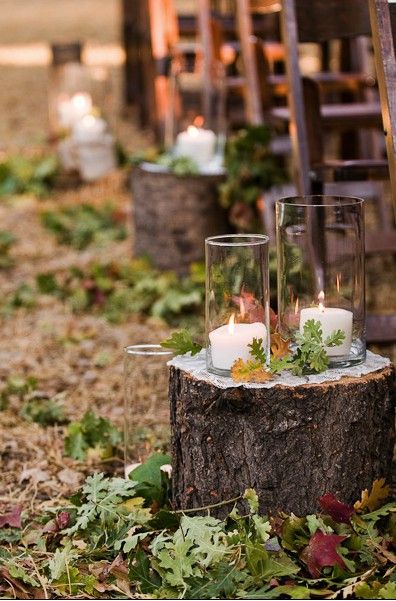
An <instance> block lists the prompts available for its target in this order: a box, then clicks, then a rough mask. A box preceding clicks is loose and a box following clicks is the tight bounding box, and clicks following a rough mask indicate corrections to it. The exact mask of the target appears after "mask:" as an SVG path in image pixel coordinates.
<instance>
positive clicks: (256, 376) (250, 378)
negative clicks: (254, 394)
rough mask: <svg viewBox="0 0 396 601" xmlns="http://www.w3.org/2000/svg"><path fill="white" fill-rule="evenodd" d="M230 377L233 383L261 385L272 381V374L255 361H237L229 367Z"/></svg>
mask: <svg viewBox="0 0 396 601" xmlns="http://www.w3.org/2000/svg"><path fill="white" fill-rule="evenodd" d="M231 377H232V379H233V380H234V382H252V383H255V384H261V383H262V382H267V381H268V380H272V374H271V372H270V371H267V370H266V369H265V368H264V367H263V366H262V365H260V364H259V363H257V361H243V359H237V360H236V361H235V362H234V364H233V366H232V367H231Z"/></svg>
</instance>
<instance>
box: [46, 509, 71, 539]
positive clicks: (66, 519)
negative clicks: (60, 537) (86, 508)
mask: <svg viewBox="0 0 396 601" xmlns="http://www.w3.org/2000/svg"><path fill="white" fill-rule="evenodd" d="M69 523H70V513H69V512H68V511H60V512H59V513H58V515H57V516H56V517H55V518H54V519H53V520H50V521H49V522H47V523H46V525H45V526H44V528H43V532H45V533H46V534H56V533H57V532H60V531H61V530H63V529H64V528H66V527H67V526H68V525H69Z"/></svg>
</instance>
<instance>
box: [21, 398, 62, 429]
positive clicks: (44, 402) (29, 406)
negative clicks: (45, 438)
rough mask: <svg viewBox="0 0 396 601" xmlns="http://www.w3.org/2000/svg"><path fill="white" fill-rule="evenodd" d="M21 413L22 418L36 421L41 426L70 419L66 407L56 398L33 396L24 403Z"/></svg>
mask: <svg viewBox="0 0 396 601" xmlns="http://www.w3.org/2000/svg"><path fill="white" fill-rule="evenodd" d="M20 415H21V417H22V419H25V420H26V421H30V422H36V423H37V424H40V425H41V426H53V425H54V424H65V423H66V422H67V421H68V420H67V418H66V415H65V409H64V407H63V406H62V405H60V404H59V402H57V400H56V399H51V398H50V399H48V398H45V397H44V398H41V397H40V396H38V397H33V398H31V399H29V400H27V401H25V403H24V404H23V405H22V407H21V411H20Z"/></svg>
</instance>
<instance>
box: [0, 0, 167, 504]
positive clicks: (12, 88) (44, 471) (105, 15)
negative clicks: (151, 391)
mask: <svg viewBox="0 0 396 601" xmlns="http://www.w3.org/2000/svg"><path fill="white" fill-rule="evenodd" d="M0 14H1V18H0V156H1V151H2V154H3V156H4V155H5V154H9V153H15V152H21V153H30V152H31V151H32V150H34V149H36V148H38V147H40V148H41V147H42V146H43V145H44V144H45V140H46V138H47V135H48V114H47V76H48V65H47V64H46V60H47V59H46V56H45V52H46V51H47V52H48V44H49V43H50V42H53V41H70V40H76V39H77V40H78V39H79V40H82V41H84V42H86V43H87V44H88V46H89V47H90V48H91V49H92V48H93V49H94V51H95V49H96V51H97V52H98V51H102V56H103V57H104V60H105V62H106V64H107V65H109V67H110V71H111V77H112V81H113V86H114V97H115V102H114V111H115V114H116V131H117V136H118V138H119V139H120V141H121V142H122V144H123V145H124V147H125V148H127V149H128V150H130V151H135V150H140V149H142V148H144V147H145V146H147V145H148V144H150V142H151V139H150V136H149V135H148V134H147V133H144V132H143V133H142V132H141V131H140V130H139V129H138V128H137V127H136V125H135V124H134V122H133V120H131V119H130V118H129V119H126V118H124V116H123V114H122V110H121V107H122V64H121V61H120V53H121V55H122V50H121V47H120V43H119V39H120V3H119V2H118V1H117V0H61V1H58V0H0ZM114 56H115V59H114ZM126 180H127V174H126V173H125V172H122V173H121V172H120V173H116V174H114V175H113V176H109V177H108V178H106V179H104V180H102V181H101V182H99V183H97V184H91V185H86V186H81V187H79V188H78V189H72V190H66V191H56V192H55V193H54V194H53V195H52V196H51V198H50V199H49V200H43V201H39V200H37V199H36V198H34V197H30V196H29V197H24V198H18V199H16V200H15V201H13V202H11V203H9V202H3V203H2V204H0V223H1V229H2V230H7V231H11V232H13V234H14V235H15V236H16V238H17V242H16V245H15V247H14V248H13V252H12V254H13V256H14V258H15V266H14V268H12V269H11V270H10V271H5V272H1V273H0V289H1V291H2V295H4V294H6V293H7V292H8V291H10V290H13V289H15V288H16V287H17V286H18V285H19V284H21V283H23V282H25V283H29V282H33V280H34V277H35V274H37V273H40V272H41V271H43V270H48V269H52V268H54V269H56V270H64V269H67V268H68V266H71V265H80V266H81V265H86V264H87V263H88V262H89V261H91V260H103V261H105V260H110V259H111V260H117V259H120V258H126V257H129V256H131V248H132V242H131V233H130V235H129V236H128V239H127V240H125V241H123V242H118V243H109V244H107V245H105V246H104V247H103V246H101V247H99V248H98V247H93V248H90V249H88V250H86V251H83V252H77V251H75V250H72V249H70V248H69V247H67V246H62V247H59V246H58V245H57V244H56V242H55V241H54V237H53V236H52V235H51V234H49V233H48V232H46V231H45V230H44V229H43V228H42V226H41V225H40V213H41V211H42V210H45V209H46V208H48V206H55V205H58V206H62V205H70V204H73V203H81V202H89V203H92V202H94V203H98V204H100V203H101V202H102V201H104V200H108V199H111V200H113V202H115V203H116V205H117V206H118V208H119V209H120V210H121V211H123V212H125V214H126V217H127V223H128V224H129V221H130V219H129V214H130V203H131V199H130V194H129V191H128V188H127V185H126V183H127V182H126ZM0 327H1V344H0V382H1V385H2V386H3V385H4V383H5V382H6V380H7V378H9V377H12V376H20V377H22V378H26V377H28V376H34V377H37V378H38V381H39V389H40V390H41V391H45V393H46V394H48V395H49V396H52V395H54V394H59V393H60V394H61V395H63V396H62V403H63V404H64V407H65V409H66V414H67V416H68V418H69V419H79V418H80V417H81V416H82V415H83V413H84V412H85V411H86V410H87V409H89V408H90V409H92V410H94V411H95V412H97V413H99V414H100V415H102V416H106V417H108V418H110V419H112V420H113V421H114V422H115V423H116V424H117V425H118V426H119V427H122V424H123V417H122V406H123V399H122V349H123V347H124V346H126V345H127V344H133V343H138V342H158V341H159V340H161V339H163V337H164V335H165V334H166V333H167V329H166V328H165V327H164V326H161V325H157V324H153V323H150V324H146V323H144V322H143V321H142V320H140V319H139V318H137V317H136V318H134V319H131V320H129V321H128V322H127V323H123V324H121V325H119V326H118V325H116V326H115V325H109V323H108V322H106V320H105V319H104V318H101V317H97V316H91V315H82V316H78V317H76V316H75V315H74V314H73V313H72V312H71V311H70V310H69V309H68V308H67V307H65V305H64V304H63V303H61V302H60V301H58V300H56V299H53V298H50V297H47V298H46V299H44V300H41V301H39V304H38V306H37V307H36V308H34V309H32V310H27V309H19V310H17V311H16V312H15V313H13V315H11V316H8V317H5V318H2V319H1V324H0ZM73 340H74V341H75V342H70V341H73ZM65 341H66V342H65ZM102 351H103V352H105V353H107V355H108V357H109V361H108V363H107V364H106V366H104V367H97V366H95V356H97V354H98V352H102ZM19 410H20V404H19V403H18V402H16V403H11V406H10V407H9V408H8V409H7V410H5V411H0V474H1V475H0V509H2V508H4V507H9V506H10V505H14V504H15V503H22V505H23V506H24V508H29V507H30V508H37V507H38V505H42V504H44V505H45V504H47V503H48V504H50V505H51V504H53V503H56V502H57V498H58V497H59V496H61V495H65V494H68V493H70V492H71V491H72V489H73V488H75V487H76V486H77V485H78V483H79V482H80V481H81V478H82V473H86V471H87V470H88V471H92V470H94V469H101V468H103V465H102V466H98V465H97V464H95V460H93V463H92V461H91V463H90V464H89V462H88V464H86V465H83V464H78V463H76V462H74V461H73V460H71V459H67V458H65V457H64V456H63V428H61V427H57V426H55V427H49V428H42V427H40V426H38V425H37V424H32V423H28V422H26V421H23V420H22V419H21V418H20V417H19V415H18V414H19ZM117 467H118V468H120V469H121V467H122V464H121V462H120V463H119V464H118V463H116V464H114V465H112V469H114V468H117ZM31 470H33V471H31ZM65 470H66V471H65Z"/></svg>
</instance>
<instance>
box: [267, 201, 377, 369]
mask: <svg viewBox="0 0 396 601" xmlns="http://www.w3.org/2000/svg"><path fill="white" fill-rule="evenodd" d="M363 202H364V201H363V200H362V199H360V198H352V197H343V196H302V197H299V196H298V197H291V198H282V199H280V200H279V201H277V203H276V233H277V260H278V320H279V329H280V333H281V335H282V336H283V337H284V338H288V339H290V340H291V341H292V343H293V340H294V337H295V334H296V332H297V331H300V332H303V329H304V324H305V323H306V321H308V320H310V319H314V320H315V321H319V322H320V325H321V329H322V340H323V341H325V339H326V338H327V337H328V336H330V335H331V334H332V333H333V332H334V331H336V330H341V332H342V338H343V340H342V342H341V343H339V344H337V345H336V346H332V345H329V346H326V352H327V355H328V358H329V367H333V368H335V367H348V366H351V365H356V364H358V363H362V362H363V361H364V360H365V357H366V340H365V289H364V274H365V271H364V257H365V254H364V205H363Z"/></svg>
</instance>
